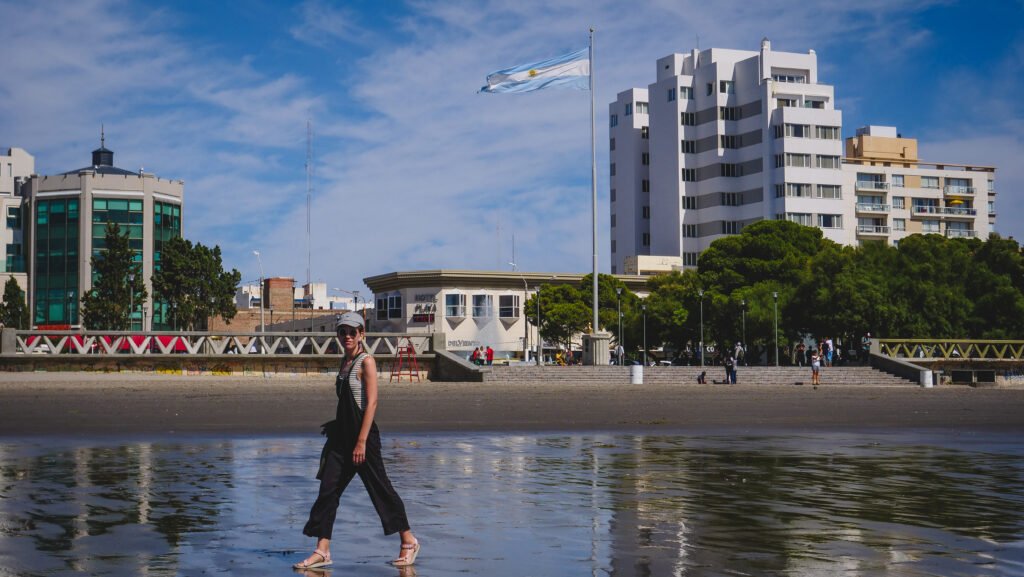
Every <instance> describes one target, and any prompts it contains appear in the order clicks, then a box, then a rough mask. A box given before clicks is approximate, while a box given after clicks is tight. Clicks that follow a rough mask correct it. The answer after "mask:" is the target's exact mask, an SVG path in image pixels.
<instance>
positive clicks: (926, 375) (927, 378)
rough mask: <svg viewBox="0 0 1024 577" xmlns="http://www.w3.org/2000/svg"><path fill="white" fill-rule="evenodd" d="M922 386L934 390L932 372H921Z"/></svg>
mask: <svg viewBox="0 0 1024 577" xmlns="http://www.w3.org/2000/svg"><path fill="white" fill-rule="evenodd" d="M921 386H922V387H924V388H926V389H930V388H932V372H931V371H921Z"/></svg>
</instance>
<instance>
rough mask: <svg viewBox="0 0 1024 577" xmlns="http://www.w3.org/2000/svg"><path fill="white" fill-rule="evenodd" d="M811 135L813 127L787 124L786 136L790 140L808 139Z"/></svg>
mask: <svg viewBox="0 0 1024 577" xmlns="http://www.w3.org/2000/svg"><path fill="white" fill-rule="evenodd" d="M810 135H811V127H810V126H809V125H807V124H789V123H786V136H787V137H789V138H807V137H809V136H810Z"/></svg>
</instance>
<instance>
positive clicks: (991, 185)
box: [988, 180, 996, 192]
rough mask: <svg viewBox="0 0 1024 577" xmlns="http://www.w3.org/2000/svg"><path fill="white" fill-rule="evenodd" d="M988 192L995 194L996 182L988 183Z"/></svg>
mask: <svg viewBox="0 0 1024 577" xmlns="http://www.w3.org/2000/svg"><path fill="white" fill-rule="evenodd" d="M988 191H989V192H995V191H996V181H994V180H990V181H988Z"/></svg>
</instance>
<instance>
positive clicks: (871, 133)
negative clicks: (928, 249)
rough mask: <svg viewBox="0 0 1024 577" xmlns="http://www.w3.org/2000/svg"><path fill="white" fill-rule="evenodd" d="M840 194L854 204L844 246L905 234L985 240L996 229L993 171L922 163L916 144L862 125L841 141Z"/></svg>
mask: <svg viewBox="0 0 1024 577" xmlns="http://www.w3.org/2000/svg"><path fill="white" fill-rule="evenodd" d="M843 172H844V176H845V181H844V189H845V190H846V191H850V192H851V193H852V196H853V198H854V199H855V200H856V203H855V204H854V213H855V215H856V219H857V220H856V223H857V225H856V228H854V229H852V230H851V231H850V232H851V233H852V234H851V238H850V240H849V241H848V244H860V243H862V242H864V241H871V240H881V241H886V242H889V243H898V242H899V240H900V239H902V238H904V237H906V236H907V235H910V234H941V235H944V236H946V237H949V238H981V239H985V238H988V235H989V233H990V232H992V230H993V228H994V225H995V218H996V211H995V197H996V191H995V180H994V179H995V168H994V167H991V166H974V165H965V164H950V163H944V162H934V161H924V160H921V159H920V158H919V157H918V152H917V139H915V138H904V137H903V136H902V135H900V134H899V133H898V132H897V131H896V128H894V127H889V126H867V127H864V128H860V129H858V130H857V133H856V136H853V137H851V138H847V139H846V157H845V158H844V159H843Z"/></svg>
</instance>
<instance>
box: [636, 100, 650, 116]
mask: <svg viewBox="0 0 1024 577" xmlns="http://www.w3.org/2000/svg"><path fill="white" fill-rule="evenodd" d="M648 109H649V107H648V106H647V103H646V102H637V103H636V113H637V114H647V111H648Z"/></svg>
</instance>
